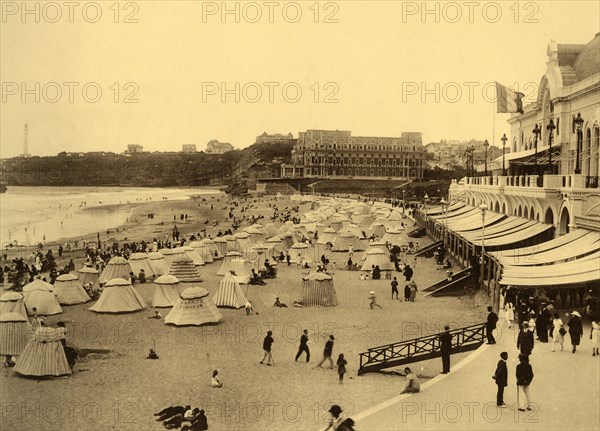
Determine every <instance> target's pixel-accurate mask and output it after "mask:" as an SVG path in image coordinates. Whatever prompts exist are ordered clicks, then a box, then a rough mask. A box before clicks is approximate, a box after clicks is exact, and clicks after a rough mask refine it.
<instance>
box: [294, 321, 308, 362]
mask: <svg viewBox="0 0 600 431" xmlns="http://www.w3.org/2000/svg"><path fill="white" fill-rule="evenodd" d="M303 352H306V362H310V350H309V349H308V330H307V329H305V330H303V331H302V336H301V337H300V346H298V353H296V359H294V362H297V361H298V359H299V358H300V355H302V353H303Z"/></svg>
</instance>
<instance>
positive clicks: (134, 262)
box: [129, 253, 154, 277]
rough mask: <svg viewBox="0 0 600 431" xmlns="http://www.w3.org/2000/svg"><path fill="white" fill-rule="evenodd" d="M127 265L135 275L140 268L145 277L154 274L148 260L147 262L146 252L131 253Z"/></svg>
mask: <svg viewBox="0 0 600 431" xmlns="http://www.w3.org/2000/svg"><path fill="white" fill-rule="evenodd" d="M129 265H130V266H131V270H132V271H133V273H134V274H135V276H136V277H137V275H138V274H139V273H140V270H142V269H143V270H144V273H145V274H146V277H152V276H154V271H153V270H152V267H151V266H150V262H148V255H147V254H146V253H131V256H129Z"/></svg>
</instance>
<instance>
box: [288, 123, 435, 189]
mask: <svg viewBox="0 0 600 431" xmlns="http://www.w3.org/2000/svg"><path fill="white" fill-rule="evenodd" d="M425 154H426V151H425V148H424V147H423V142H422V137H421V133H420V132H410V133H408V132H407V133H402V135H401V137H399V138H382V137H364V136H352V134H351V132H350V131H341V130H307V131H306V132H300V133H299V134H298V142H297V143H296V145H295V146H294V148H293V150H292V164H283V165H282V166H281V176H282V177H287V178H298V177H304V178H365V179H410V180H414V179H420V178H423V170H424V168H425Z"/></svg>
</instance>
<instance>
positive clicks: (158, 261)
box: [148, 251, 169, 276]
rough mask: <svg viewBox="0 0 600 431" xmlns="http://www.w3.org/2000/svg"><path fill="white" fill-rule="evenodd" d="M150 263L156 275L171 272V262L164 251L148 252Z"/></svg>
mask: <svg viewBox="0 0 600 431" xmlns="http://www.w3.org/2000/svg"><path fill="white" fill-rule="evenodd" d="M148 265H150V268H152V273H153V274H154V275H157V276H158V275H164V274H168V273H169V264H168V263H167V261H166V259H165V257H164V256H163V255H162V253H159V252H158V251H153V252H152V253H148Z"/></svg>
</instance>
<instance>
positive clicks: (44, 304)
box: [23, 278, 62, 316]
mask: <svg viewBox="0 0 600 431" xmlns="http://www.w3.org/2000/svg"><path fill="white" fill-rule="evenodd" d="M23 302H24V303H25V307H27V313H28V314H29V315H32V314H33V309H34V308H35V309H37V314H38V315H40V316H51V315H54V314H60V313H62V308H60V304H59V303H58V301H57V300H56V297H55V296H54V289H53V287H52V285H51V284H48V283H46V282H45V281H42V280H40V279H39V278H38V279H35V280H33V281H32V282H31V283H29V284H28V285H26V286H25V287H23Z"/></svg>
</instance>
